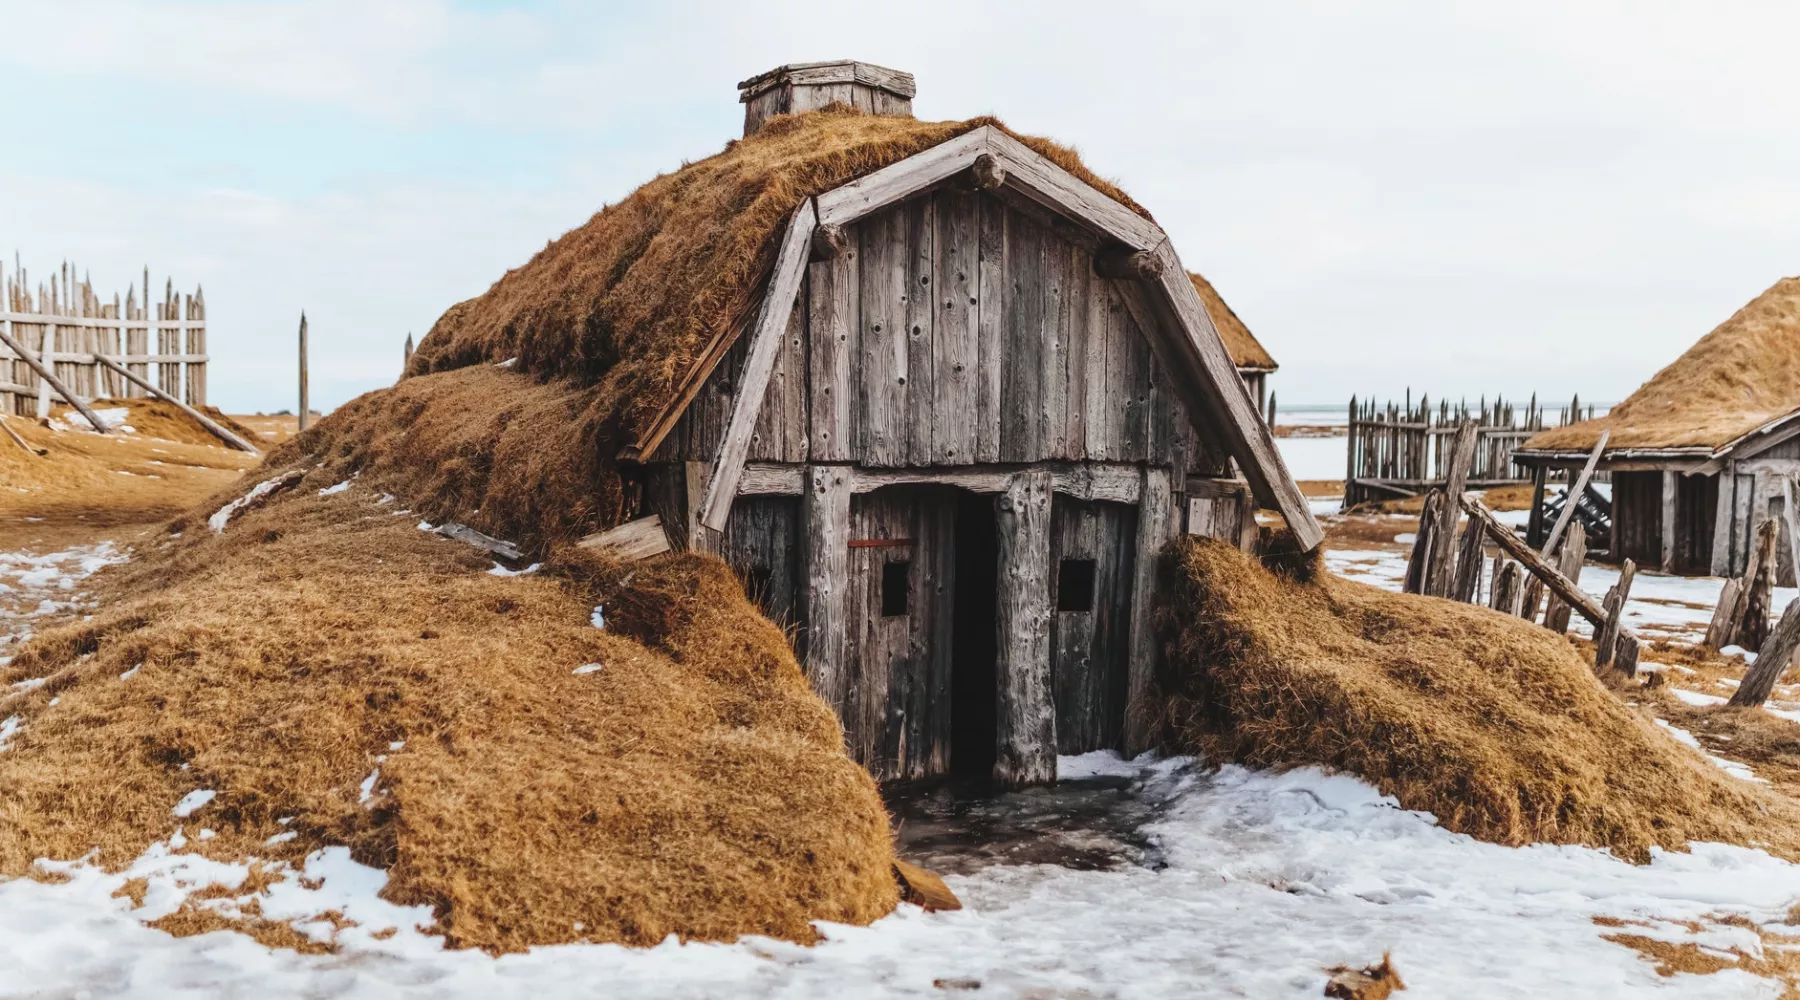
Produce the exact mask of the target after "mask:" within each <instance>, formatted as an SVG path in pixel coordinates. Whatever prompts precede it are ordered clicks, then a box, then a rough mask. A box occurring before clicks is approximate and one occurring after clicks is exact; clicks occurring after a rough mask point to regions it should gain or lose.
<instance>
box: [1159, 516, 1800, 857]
mask: <svg viewBox="0 0 1800 1000" xmlns="http://www.w3.org/2000/svg"><path fill="white" fill-rule="evenodd" d="M1177 560H1178V563H1179V572H1177V573H1176V574H1175V586H1174V587H1173V588H1172V592H1171V594H1170V596H1169V599H1168V601H1167V604H1166V606H1165V607H1164V608H1163V609H1162V611H1161V613H1160V614H1159V622H1160V624H1161V625H1162V627H1163V629H1164V630H1165V632H1166V634H1168V636H1169V638H1170V647H1169V648H1170V659H1169V666H1168V668H1167V671H1166V673H1165V676H1164V677H1163V678H1162V681H1161V683H1162V685H1163V687H1164V689H1165V690H1166V691H1167V692H1168V694H1169V696H1170V700H1169V705H1168V713H1169V714H1168V717H1167V721H1168V724H1169V729H1170V732H1171V735H1172V737H1173V742H1174V743H1175V745H1176V746H1177V747H1178V748H1179V749H1183V750H1189V751H1199V752H1200V753H1201V754H1202V755H1203V756H1205V757H1206V758H1208V759H1211V760H1214V761H1236V762H1240V763H1243V764H1247V765H1250V766H1252V767H1290V766H1298V765H1305V764H1317V765H1323V766H1327V767H1331V768H1336V769H1339V770H1343V771H1347V772H1349V773H1351V774H1355V775H1358V776H1360V777H1362V778H1363V779H1365V780H1367V781H1369V782H1370V783H1372V784H1374V785H1375V786H1376V787H1378V788H1380V789H1381V790H1382V791H1383V792H1385V793H1387V794H1390V795H1393V796H1395V797H1396V798H1398V799H1399V800H1400V804H1401V805H1402V806H1403V807H1405V808H1407V809H1420V810H1426V811H1429V812H1431V813H1433V814H1434V815H1436V816H1437V818H1438V821H1439V822H1440V823H1442V824H1443V825H1444V826H1445V827H1447V828H1449V829H1451V830H1455V831H1457V832H1459V833H1466V834H1469V835H1471V836H1475V837H1479V838H1481V839H1483V840H1488V841H1492V842H1495V843H1500V844H1526V843H1537V842H1549V843H1560V844H1586V845H1589V846H1593V847H1608V848H1612V849H1613V850H1614V851H1616V852H1618V853H1619V854H1620V855H1621V856H1623V857H1627V858H1632V859H1635V860H1639V861H1642V860H1645V859H1647V858H1648V856H1649V851H1650V848H1652V847H1661V848H1663V849H1666V850H1685V849H1686V847H1687V844H1688V843H1689V842H1690V841H1695V840H1700V841H1723V842H1727V843H1735V844H1745V845H1751V844H1755V845H1759V846H1767V847H1768V849H1769V850H1770V851H1772V852H1773V853H1775V854H1778V855H1780V856H1782V857H1787V858H1793V857H1795V856H1797V855H1800V810H1796V809H1795V807H1794V804H1793V802H1792V800H1790V799H1787V798H1785V797H1783V796H1780V795H1777V794H1772V793H1771V792H1770V791H1769V790H1768V788H1767V786H1760V785H1755V784H1751V783H1748V782H1744V781H1739V780H1737V779H1735V778H1732V777H1730V776H1728V775H1726V774H1725V773H1724V772H1722V771H1720V770H1719V769H1718V768H1717V767H1715V766H1713V765H1712V764H1711V763H1709V762H1708V761H1706V760H1704V759H1702V758H1701V756H1700V755H1699V754H1697V753H1695V752H1693V751H1691V750H1689V749H1687V748H1686V747H1683V746H1681V745H1680V744H1678V743H1676V742H1675V740H1673V739H1672V738H1670V737H1669V736H1668V734H1666V733H1664V732H1662V731H1660V730H1659V729H1658V727H1656V726H1655V725H1654V724H1653V723H1652V721H1651V719H1650V718H1648V717H1647V716H1646V715H1645V714H1644V713H1643V712H1641V711H1638V710H1635V709H1633V708H1631V707H1629V706H1627V705H1626V704H1625V703H1624V702H1623V701H1622V700H1621V699H1620V698H1618V697H1617V696H1616V695H1615V694H1614V693H1612V692H1611V691H1609V690H1607V689H1606V688H1605V687H1604V686H1603V685H1602V684H1601V682H1600V681H1599V680H1598V679H1597V678H1596V677H1595V676H1594V674H1593V671H1592V668H1591V667H1589V666H1588V664H1587V662H1586V661H1585V660H1584V659H1583V657H1582V656H1581V655H1580V654H1579V653H1578V652H1576V650H1575V648H1574V647H1573V646H1572V645H1571V644H1570V643H1569V641H1568V640H1567V639H1565V638H1564V637H1562V636H1560V635H1557V634H1555V633H1553V632H1550V631H1549V630H1547V629H1544V628H1540V627H1538V626H1535V625H1532V624H1531V623H1530V622H1527V621H1524V620H1522V619H1519V618H1514V617H1511V616H1508V615H1503V614H1500V613H1499V612H1495V611H1490V610H1488V609H1486V608H1480V607H1474V606H1471V605H1467V604H1458V603H1455V602H1452V601H1445V600H1441V599H1438V598H1431V597H1420V596H1418V595H1413V594H1396V593H1392V592H1389V591H1385V590H1380V589H1377V588H1375V587H1371V586H1368V585H1366V584H1361V583H1355V582H1352V581H1349V580H1344V579H1341V578H1338V577H1334V576H1331V575H1330V574H1328V573H1326V572H1324V571H1323V570H1322V569H1321V568H1320V567H1319V564H1318V560H1317V557H1316V556H1314V557H1312V558H1311V559H1310V560H1308V561H1307V562H1305V563H1302V564H1300V565H1299V566H1297V567H1287V568H1285V569H1284V570H1283V571H1282V572H1271V571H1270V570H1268V569H1265V568H1264V567H1263V566H1261V565H1259V564H1258V563H1257V561H1256V560H1255V559H1253V558H1252V557H1250V556H1247V555H1245V554H1244V553H1242V552H1240V551H1238V549H1237V548H1235V547H1234V546H1229V545H1226V544H1224V543H1221V542H1217V541H1214V540H1212V539H1206V538H1196V537H1192V536H1190V537H1189V538H1187V539H1185V540H1184V541H1183V542H1182V543H1181V546H1180V548H1179V549H1178V551H1177Z"/></svg>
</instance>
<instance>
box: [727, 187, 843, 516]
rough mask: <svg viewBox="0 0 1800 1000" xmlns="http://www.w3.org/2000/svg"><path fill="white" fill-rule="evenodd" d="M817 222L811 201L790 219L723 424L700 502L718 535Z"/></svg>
mask: <svg viewBox="0 0 1800 1000" xmlns="http://www.w3.org/2000/svg"><path fill="white" fill-rule="evenodd" d="M817 224H818V213H817V212H816V211H815V210H814V209H813V203H812V201H810V200H808V201H804V202H801V203H800V207H799V208H797V209H795V210H794V214H793V216H792V217H790V218H789V219H788V227H787V234H786V235H784V236H783V237H782V238H781V249H780V250H779V251H778V252H777V253H776V257H775V271H774V273H773V274H771V275H770V276H769V291H768V294H766V295H765V296H763V301H762V309H761V311H760V312H758V313H757V316H756V326H755V327H754V328H753V329H752V330H751V332H750V351H749V355H748V356H747V357H746V358H745V359H744V371H743V373H742V374H741V375H739V376H738V383H737V395H736V396H734V397H733V398H732V401H731V420H730V422H729V423H727V424H726V425H725V438H724V440H723V441H722V442H721V443H720V445H719V453H718V455H717V456H716V457H715V458H714V459H713V467H712V475H710V476H708V477H707V480H706V493H705V494H704V495H703V496H702V497H701V500H700V511H701V514H700V523H701V524H704V525H706V526H707V527H708V528H711V529H712V530H714V531H724V530H725V519H726V518H727V517H729V516H730V515H731V502H732V501H733V500H734V499H736V497H737V489H738V481H739V480H740V479H741V478H742V477H743V475H744V461H745V460H746V459H747V458H748V457H749V455H750V435H751V433H752V432H754V431H755V429H756V418H757V415H758V414H760V413H761V412H762V404H763V397H764V396H766V395H768V392H769V377H770V376H771V375H773V374H774V372H775V358H776V356H777V355H779V354H780V353H781V338H782V336H783V334H785V333H786V331H787V325H788V317H789V316H790V315H791V314H792V313H793V311H794V300H795V299H796V298H798V297H799V295H800V281H801V279H802V278H804V277H805V276H806V260H807V256H808V255H809V254H810V253H811V248H812V234H813V228H814V227H815V226H816V225H817Z"/></svg>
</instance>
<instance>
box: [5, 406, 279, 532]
mask: <svg viewBox="0 0 1800 1000" xmlns="http://www.w3.org/2000/svg"><path fill="white" fill-rule="evenodd" d="M119 405H123V404H119ZM130 405H131V408H132V416H131V420H132V426H134V427H138V428H139V430H140V433H137V434H125V433H119V432H114V433H111V434H95V433H92V432H90V431H76V430H69V431H53V430H51V429H50V428H48V427H44V426H42V425H40V424H38V423H37V422H36V421H32V420H26V419H23V418H19V417H8V418H7V421H6V423H7V426H9V427H11V428H12V429H13V430H15V431H17V432H18V433H19V436H21V437H23V438H24V439H25V440H26V441H27V442H29V443H31V444H33V445H35V446H37V447H40V448H43V449H45V450H47V451H48V452H49V454H47V455H44V456H38V455H34V454H31V453H29V452H27V451H25V450H24V449H22V448H20V447H18V446H17V445H15V444H14V443H13V442H12V441H11V440H10V439H8V438H6V437H4V436H3V435H0V542H5V541H8V540H9V539H11V538H14V537H16V533H17V532H20V531H31V532H41V531H44V530H47V529H50V528H56V527H70V526H79V527H80V528H81V529H82V530H91V529H94V528H101V527H110V526H117V525H139V524H147V523H150V522H154V521H161V520H165V519H167V518H169V517H172V516H174V515H175V514H177V513H179V512H180V511H182V510H184V509H186V508H187V506H188V505H189V504H191V503H193V502H194V500H195V499H197V498H198V497H202V496H205V495H207V494H209V493H211V492H213V491H214V490H217V489H219V488H220V487H221V486H223V485H225V484H227V483H229V482H232V481H233V480H235V479H237V477H238V476H239V475H241V474H242V473H243V470H245V469H248V468H250V467H251V466H254V465H255V464H256V463H257V461H258V460H257V459H256V458H255V457H254V456H251V455H248V454H245V453H244V452H240V451H234V450H232V449H230V448H227V447H225V446H224V445H223V444H222V443H220V442H219V441H218V440H217V439H216V438H214V437H213V436H212V435H210V434H208V433H207V432H206V431H205V430H203V429H201V428H199V427H197V426H193V425H192V424H190V423H188V418H186V417H185V416H182V415H181V413H180V411H178V410H175V408H174V407H171V406H169V405H168V404H166V403H156V402H150V401H142V400H133V401H131V404H130ZM140 420H141V421H142V425H141V426H140V424H139V423H138V421H140ZM177 421H179V423H177ZM152 431H157V432H163V433H167V434H169V435H170V436H169V437H166V438H163V437H154V436H152V434H151V432H152ZM27 519H36V520H27Z"/></svg>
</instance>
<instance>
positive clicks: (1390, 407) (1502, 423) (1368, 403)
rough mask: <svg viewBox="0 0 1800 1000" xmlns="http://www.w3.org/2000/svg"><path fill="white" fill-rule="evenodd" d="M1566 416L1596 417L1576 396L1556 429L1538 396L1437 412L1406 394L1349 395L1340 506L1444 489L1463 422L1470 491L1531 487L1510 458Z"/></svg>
mask: <svg viewBox="0 0 1800 1000" xmlns="http://www.w3.org/2000/svg"><path fill="white" fill-rule="evenodd" d="M1571 412H1573V413H1574V414H1576V416H1577V417H1578V418H1584V419H1585V418H1591V417H1592V416H1593V413H1594V411H1593V407H1591V406H1590V407H1588V408H1587V410H1586V411H1583V410H1582V407H1581V400H1580V398H1579V397H1577V398H1576V399H1573V400H1571V401H1570V404H1569V406H1566V407H1563V408H1562V410H1561V411H1560V413H1559V414H1558V415H1557V422H1556V423H1547V422H1546V417H1545V411H1544V410H1543V409H1542V408H1541V407H1539V406H1538V404H1537V397H1536V396H1533V397H1532V398H1531V402H1530V403H1529V404H1527V405H1526V406H1525V407H1523V408H1520V407H1518V406H1517V405H1516V404H1513V403H1509V402H1506V401H1505V400H1503V399H1500V398H1499V397H1495V399H1494V401H1493V403H1492V404H1490V403H1488V402H1487V400H1485V399H1483V400H1481V401H1480V402H1478V403H1477V405H1476V406H1475V408H1474V409H1470V408H1469V406H1468V404H1467V403H1466V402H1464V403H1459V404H1457V405H1456V406H1451V405H1450V404H1449V403H1448V402H1439V403H1438V404H1437V406H1436V407H1435V408H1434V407H1433V406H1432V404H1431V402H1430V400H1428V399H1426V398H1425V397H1424V396H1420V397H1419V401H1418V403H1417V404H1416V405H1415V404H1414V403H1413V402H1412V399H1411V394H1410V393H1409V394H1408V397H1407V399H1406V401H1405V402H1404V403H1396V402H1392V401H1390V402H1387V403H1385V404H1382V403H1377V402H1375V400H1374V399H1364V400H1358V399H1357V398H1356V397H1354V396H1352V397H1351V398H1350V427H1349V435H1350V439H1349V441H1348V442H1347V446H1346V452H1347V456H1346V460H1345V469H1344V506H1345V508H1350V507H1354V506H1356V505H1357V504H1360V503H1367V502H1369V501H1372V500H1392V499H1396V498H1399V497H1410V496H1416V495H1418V494H1419V493H1421V492H1423V491H1425V490H1426V489H1429V488H1430V487H1432V486H1434V485H1440V484H1442V483H1444V482H1445V481H1446V480H1448V479H1449V478H1450V475H1449V470H1448V469H1446V468H1444V465H1445V462H1446V460H1447V459H1448V457H1449V454H1450V439H1451V438H1452V437H1453V436H1454V435H1455V434H1456V428H1457V425H1459V424H1461V423H1462V422H1463V421H1464V420H1473V421H1475V424H1476V430H1475V457H1474V458H1473V460H1472V461H1471V463H1470V466H1469V468H1467V469H1465V470H1463V471H1464V472H1465V473H1466V474H1467V476H1468V485H1469V486H1470V487H1474V488H1480V489H1486V488H1488V487H1493V486H1508V485H1512V484H1515V483H1528V482H1530V481H1531V476H1530V475H1529V474H1528V473H1526V472H1525V471H1524V470H1523V469H1521V468H1520V467H1519V466H1517V465H1514V464H1513V461H1512V453H1513V452H1514V451H1515V450H1516V449H1517V448H1518V447H1519V446H1520V445H1522V444H1524V443H1525V439H1526V438H1529V437H1531V436H1532V435H1533V434H1536V433H1537V432H1538V431H1541V430H1543V429H1544V428H1545V427H1555V426H1560V425H1561V424H1563V423H1567V422H1568V421H1569V415H1570V413H1571Z"/></svg>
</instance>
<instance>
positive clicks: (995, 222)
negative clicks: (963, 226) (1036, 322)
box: [975, 195, 1008, 462]
mask: <svg viewBox="0 0 1800 1000" xmlns="http://www.w3.org/2000/svg"><path fill="white" fill-rule="evenodd" d="M976 201H977V204H978V206H979V211H978V214H979V216H980V219H979V222H980V226H981V235H980V248H979V251H978V253H977V261H976V266H977V269H978V270H979V272H980V287H979V289H978V290H977V292H976V297H977V298H978V299H979V302H977V304H976V341H977V344H976V351H977V354H976V359H977V365H978V367H977V370H976V381H975V460H976V461H977V462H998V461H999V460H1000V436H1001V435H1000V424H1001V419H1000V412H1001V396H1002V379H1003V374H1002V371H1001V365H1002V361H1003V359H1004V358H1005V356H1006V352H1005V346H1004V344H1005V322H1004V319H1003V317H1004V316H1005V315H1006V298H1007V290H1008V289H1007V262H1006V255H1007V239H1006V226H1007V212H1006V207H1005V206H1004V205H1002V204H1001V203H1000V202H999V201H998V200H997V199H995V198H993V197H992V196H989V195H982V196H980V197H979V198H977V199H976Z"/></svg>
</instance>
